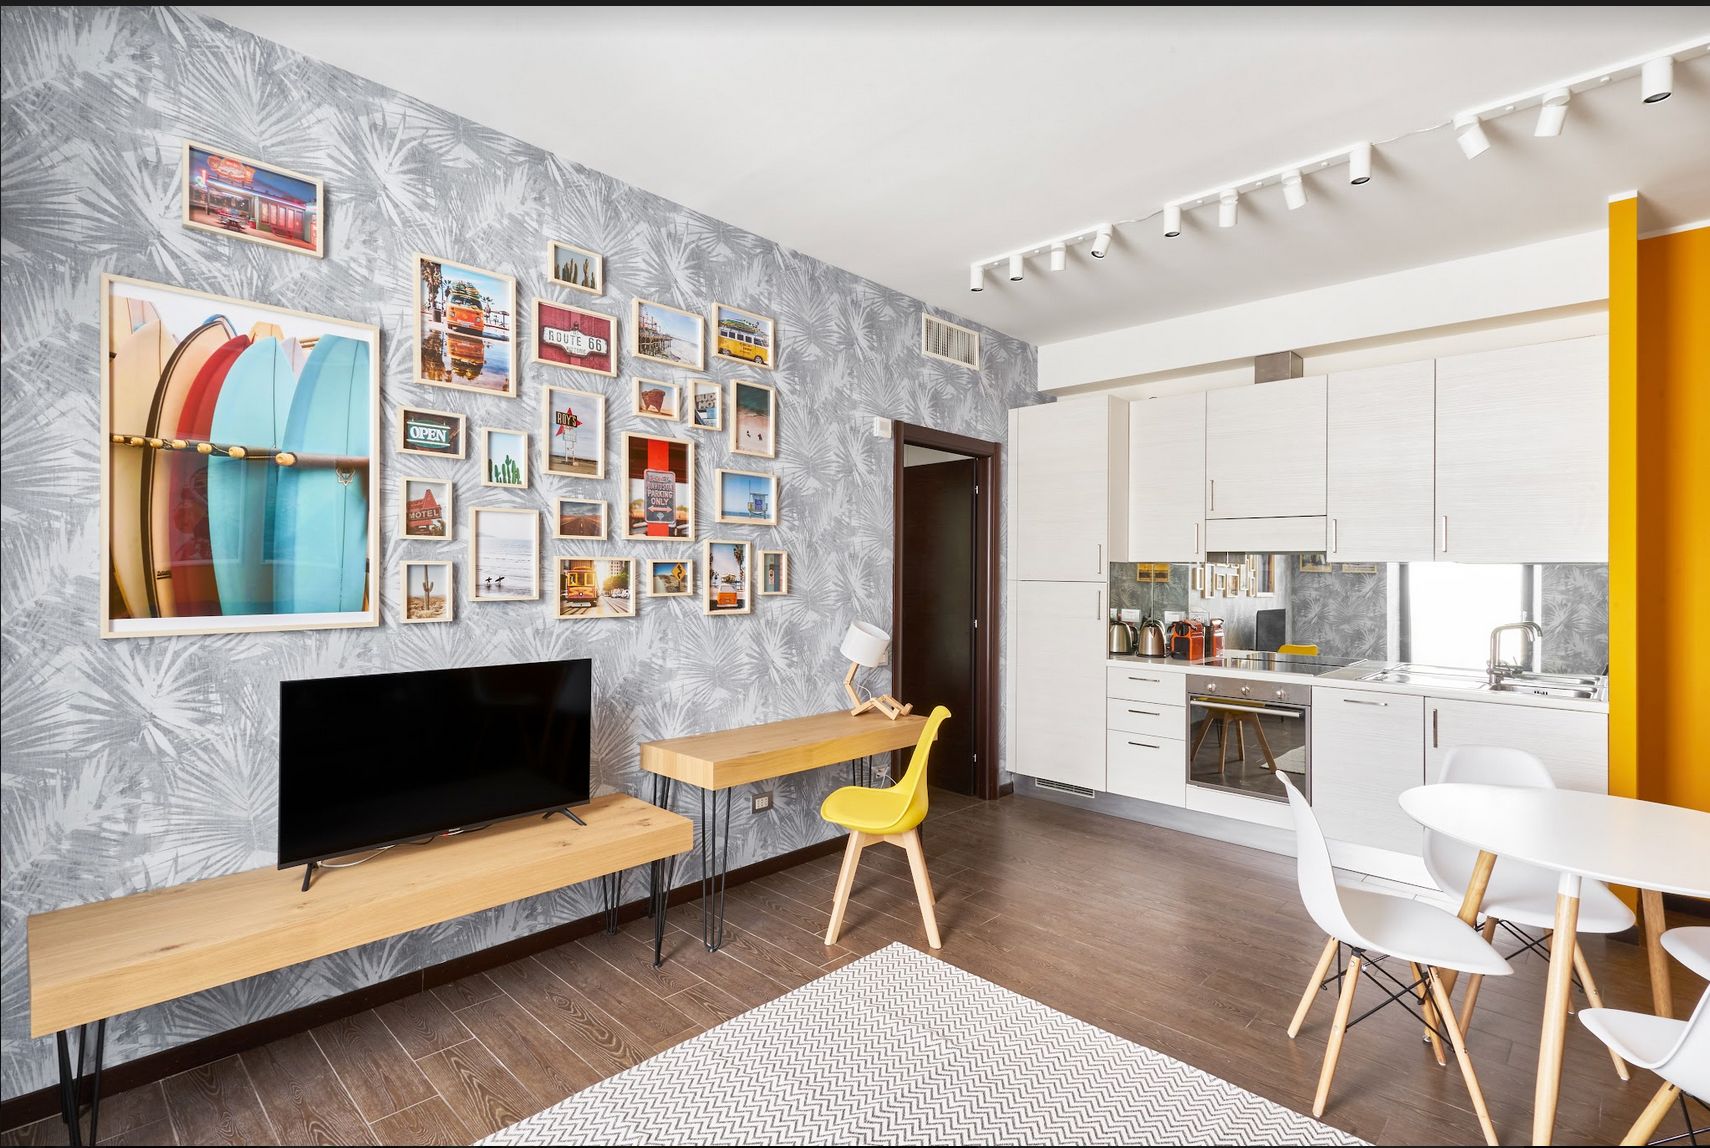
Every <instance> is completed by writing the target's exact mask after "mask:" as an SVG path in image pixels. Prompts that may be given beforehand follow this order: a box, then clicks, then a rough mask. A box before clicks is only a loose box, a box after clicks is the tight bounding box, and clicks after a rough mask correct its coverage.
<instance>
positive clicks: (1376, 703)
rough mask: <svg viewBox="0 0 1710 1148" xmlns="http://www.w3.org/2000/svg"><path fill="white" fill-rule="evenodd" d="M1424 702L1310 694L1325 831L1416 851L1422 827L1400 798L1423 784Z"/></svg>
mask: <svg viewBox="0 0 1710 1148" xmlns="http://www.w3.org/2000/svg"><path fill="white" fill-rule="evenodd" d="M1424 712H1425V699H1424V698H1422V697H1413V696H1409V695H1407V694H1400V693H1390V692H1388V691H1385V692H1382V693H1380V692H1377V691H1367V690H1341V689H1327V688H1324V687H1318V688H1315V689H1314V690H1313V691H1312V808H1313V810H1314V811H1315V812H1316V813H1317V814H1318V823H1319V824H1320V825H1321V826H1323V827H1324V835H1325V836H1326V837H1328V838H1330V839H1331V840H1333V841H1349V842H1353V843H1354V844H1356V845H1370V846H1373V847H1375V848H1379V849H1390V850H1393V851H1396V852H1399V853H1411V854H1413V855H1414V856H1419V855H1421V854H1422V853H1423V851H1424V843H1425V842H1424V832H1423V830H1422V829H1421V828H1420V827H1419V823H1418V822H1417V821H1414V820H1413V819H1412V818H1411V817H1409V816H1407V814H1405V813H1403V812H1402V811H1401V806H1400V805H1399V804H1397V800H1398V799H1399V798H1400V796H1401V795H1402V794H1403V793H1405V792H1406V791H1407V790H1409V789H1412V788H1414V787H1415V786H1418V785H1423V784H1425V737H1424V732H1423V726H1422V724H1421V720H1420V719H1421V717H1422V716H1423V714H1424Z"/></svg>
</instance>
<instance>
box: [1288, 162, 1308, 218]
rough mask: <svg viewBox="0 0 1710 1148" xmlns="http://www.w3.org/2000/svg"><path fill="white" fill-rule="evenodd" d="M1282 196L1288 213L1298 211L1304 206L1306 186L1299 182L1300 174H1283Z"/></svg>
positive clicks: (1294, 172) (1293, 172)
mask: <svg viewBox="0 0 1710 1148" xmlns="http://www.w3.org/2000/svg"><path fill="white" fill-rule="evenodd" d="M1282 195H1283V200H1284V201H1285V202H1286V203H1287V204H1288V209H1289V210H1290V211H1298V210H1300V209H1301V208H1303V207H1305V206H1306V185H1305V184H1304V183H1302V182H1300V172H1298V171H1285V172H1283V177H1282Z"/></svg>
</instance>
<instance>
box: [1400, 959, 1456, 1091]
mask: <svg viewBox="0 0 1710 1148" xmlns="http://www.w3.org/2000/svg"><path fill="white" fill-rule="evenodd" d="M1407 967H1408V968H1409V969H1411V970H1412V972H1413V979H1414V980H1416V981H1418V982H1419V988H1418V989H1417V990H1415V991H1416V992H1417V994H1418V996H1419V1011H1420V1012H1422V1013H1424V1014H1425V1041H1426V1043H1428V1044H1429V1045H1430V1046H1431V1055H1433V1056H1435V1057H1436V1058H1437V1067H1438V1068H1442V1067H1443V1066H1444V1065H1446V1064H1448V1063H1449V1058H1448V1057H1447V1056H1445V1055H1443V1038H1442V1037H1440V1036H1438V1035H1437V1026H1438V1025H1440V1024H1441V1023H1442V1022H1441V1021H1439V1020H1438V1019H1437V1006H1436V1004H1435V1003H1433V1001H1432V1000H1431V986H1429V985H1428V984H1426V983H1425V974H1424V973H1422V972H1420V971H1419V966H1418V965H1416V964H1413V963H1412V962H1411V961H1410V962H1408V965H1407Z"/></svg>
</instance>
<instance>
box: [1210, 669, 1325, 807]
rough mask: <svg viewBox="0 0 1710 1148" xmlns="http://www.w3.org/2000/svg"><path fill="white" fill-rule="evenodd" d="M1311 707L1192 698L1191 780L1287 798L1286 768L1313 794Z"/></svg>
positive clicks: (1291, 777) (1290, 776) (1298, 785)
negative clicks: (1279, 777) (1279, 775)
mask: <svg viewBox="0 0 1710 1148" xmlns="http://www.w3.org/2000/svg"><path fill="white" fill-rule="evenodd" d="M1310 721H1311V707H1309V706H1297V705H1288V704H1285V703H1282V702H1270V703H1258V702H1253V703H1246V702H1239V701H1231V700H1230V699H1228V698H1221V697H1208V696H1205V695H1193V696H1190V697H1189V698H1188V777H1187V780H1188V784H1189V785H1197V786H1201V787H1202V788H1205V789H1221V790H1225V791H1227V792H1230V793H1241V794H1245V795H1246V796H1248V797H1266V798H1269V799H1271V800H1272V801H1287V800H1288V795H1287V794H1286V793H1284V792H1283V787H1282V782H1280V781H1278V780H1277V773H1278V771H1279V770H1280V771H1281V772H1282V773H1284V774H1286V775H1287V776H1288V779H1289V780H1290V781H1291V782H1293V783H1294V786H1295V788H1296V789H1299V790H1300V791H1301V793H1303V794H1305V795H1306V797H1307V798H1308V800H1310V799H1311V797H1312V770H1311V763H1310V761H1309V760H1308V756H1307V755H1308V753H1309V749H1308V747H1309V746H1310V744H1311V730H1310V729H1309V728H1308V726H1309V723H1310Z"/></svg>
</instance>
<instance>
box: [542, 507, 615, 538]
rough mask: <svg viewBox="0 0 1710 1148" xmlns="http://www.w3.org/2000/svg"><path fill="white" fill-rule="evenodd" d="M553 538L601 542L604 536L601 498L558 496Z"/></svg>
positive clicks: (603, 511)
mask: <svg viewBox="0 0 1710 1148" xmlns="http://www.w3.org/2000/svg"><path fill="white" fill-rule="evenodd" d="M552 536H553V537H554V538H580V539H582V540H584V541H593V542H603V541H605V538H606V504H605V502H604V501H603V500H601V499H583V498H560V499H559V500H558V518H557V525H556V527H555V528H554V530H553V535H552Z"/></svg>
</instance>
